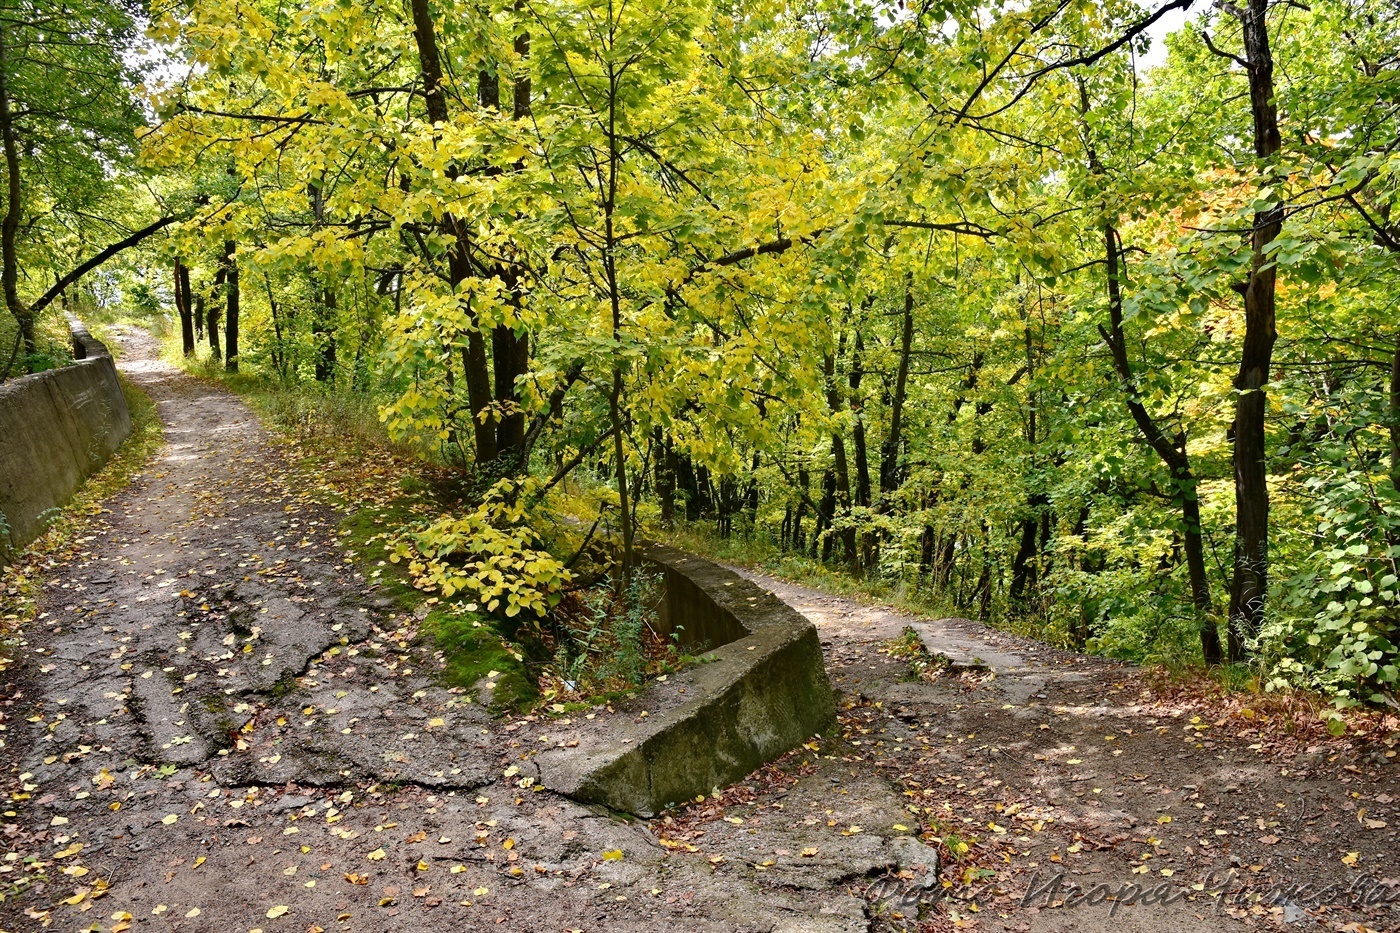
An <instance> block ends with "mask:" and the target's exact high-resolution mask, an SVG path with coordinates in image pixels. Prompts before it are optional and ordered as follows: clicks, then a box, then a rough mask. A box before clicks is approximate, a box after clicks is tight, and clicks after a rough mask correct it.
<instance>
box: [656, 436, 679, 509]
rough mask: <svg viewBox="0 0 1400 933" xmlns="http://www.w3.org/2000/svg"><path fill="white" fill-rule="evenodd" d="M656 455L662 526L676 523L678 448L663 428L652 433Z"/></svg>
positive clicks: (657, 491) (658, 498) (657, 488)
mask: <svg viewBox="0 0 1400 933" xmlns="http://www.w3.org/2000/svg"><path fill="white" fill-rule="evenodd" d="M652 437H653V441H652V443H653V445H654V446H655V447H656V448H657V454H656V498H657V501H658V502H660V503H661V524H662V525H664V526H665V527H667V528H670V527H672V526H673V525H675V523H676V448H675V445H673V444H672V443H671V438H669V437H668V436H666V432H665V431H664V430H662V429H661V428H655V429H654V430H653V431H652Z"/></svg>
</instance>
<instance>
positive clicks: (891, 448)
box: [880, 273, 914, 499]
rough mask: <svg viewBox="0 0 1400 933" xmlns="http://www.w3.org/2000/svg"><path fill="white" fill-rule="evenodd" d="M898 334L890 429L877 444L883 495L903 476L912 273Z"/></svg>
mask: <svg viewBox="0 0 1400 933" xmlns="http://www.w3.org/2000/svg"><path fill="white" fill-rule="evenodd" d="M903 325H904V326H903V328H902V330H901V332H900V337H899V368H898V369H897V370H896V372H895V377H894V397H893V398H892V399H891V400H890V432H889V434H888V435H887V436H886V437H885V443H884V444H883V445H882V446H881V448H880V496H881V498H882V499H883V498H886V497H888V496H889V494H890V493H892V492H894V491H895V490H896V489H898V488H899V484H900V482H901V480H902V479H903V477H902V476H901V470H900V467H899V448H900V445H901V444H902V443H903V436H902V432H903V430H904V400H905V396H906V394H907V392H908V385H909V357H910V354H911V352H912V351H913V347H914V277H913V273H910V274H909V275H907V276H906V277H905V280H904V321H903Z"/></svg>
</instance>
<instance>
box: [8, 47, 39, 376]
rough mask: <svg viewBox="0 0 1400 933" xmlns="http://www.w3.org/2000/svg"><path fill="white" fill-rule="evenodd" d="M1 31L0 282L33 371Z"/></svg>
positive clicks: (18, 188)
mask: <svg viewBox="0 0 1400 933" xmlns="http://www.w3.org/2000/svg"><path fill="white" fill-rule="evenodd" d="M4 33H5V31H4V30H3V29H0V142H3V144H4V150H5V175H6V180H7V182H8V186H7V190H6V197H5V217H4V219H3V220H0V283H3V288H4V292H5V307H7V308H9V309H10V313H11V314H13V315H14V316H15V321H16V322H17V323H18V324H19V334H20V340H21V341H22V343H23V345H24V356H25V371H26V372H33V371H34V349H35V348H34V312H33V310H31V309H30V308H27V307H25V306H24V303H23V302H21V301H20V299H19V253H18V243H17V241H18V239H19V220H20V213H21V212H22V211H23V209H24V204H23V200H22V194H23V188H22V184H21V179H20V167H19V143H18V142H17V141H16V139H15V123H14V116H13V114H12V113H11V110H10V85H9V68H10V66H9V52H8V48H7V47H6V44H5V34H4Z"/></svg>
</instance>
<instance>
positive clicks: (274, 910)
mask: <svg viewBox="0 0 1400 933" xmlns="http://www.w3.org/2000/svg"><path fill="white" fill-rule="evenodd" d="M287 909H288V908H287V906H286V905H285V904H278V905H277V906H276V907H271V908H269V909H268V911H267V919H269V920H276V919H277V918H278V917H280V916H282V915H283V914H285V913H286V912H287Z"/></svg>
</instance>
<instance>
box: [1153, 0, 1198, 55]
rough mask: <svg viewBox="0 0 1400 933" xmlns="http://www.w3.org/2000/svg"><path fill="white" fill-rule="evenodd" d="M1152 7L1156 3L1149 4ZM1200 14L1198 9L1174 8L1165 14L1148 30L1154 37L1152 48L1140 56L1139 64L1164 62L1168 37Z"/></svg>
mask: <svg viewBox="0 0 1400 933" xmlns="http://www.w3.org/2000/svg"><path fill="white" fill-rule="evenodd" d="M1148 7H1149V8H1150V9H1155V8H1156V7H1155V5H1152V4H1149V5H1148ZM1197 15H1199V11H1196V10H1172V11H1171V12H1170V13H1168V14H1167V15H1166V16H1163V17H1162V18H1161V19H1159V20H1157V22H1155V23H1153V24H1152V26H1151V27H1150V28H1149V29H1148V30H1147V34H1148V35H1149V36H1151V37H1152V48H1151V49H1150V50H1148V53H1147V54H1146V55H1143V56H1141V57H1139V58H1138V64H1139V65H1140V66H1141V67H1142V68H1152V67H1155V66H1157V65H1160V64H1162V62H1164V61H1166V60H1167V43H1166V41H1165V40H1166V38H1167V36H1168V35H1170V34H1171V33H1174V32H1176V31H1177V30H1178V29H1180V28H1181V27H1182V26H1184V25H1185V24H1186V21H1187V20H1188V19H1192V18H1194V17H1195V16H1197Z"/></svg>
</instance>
